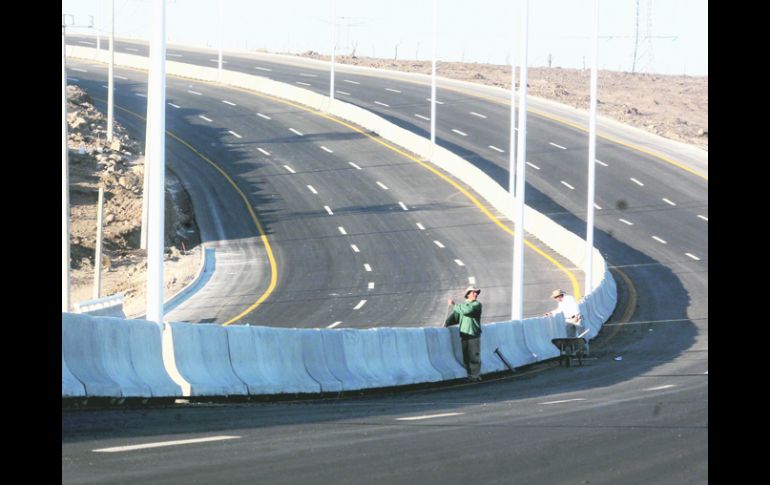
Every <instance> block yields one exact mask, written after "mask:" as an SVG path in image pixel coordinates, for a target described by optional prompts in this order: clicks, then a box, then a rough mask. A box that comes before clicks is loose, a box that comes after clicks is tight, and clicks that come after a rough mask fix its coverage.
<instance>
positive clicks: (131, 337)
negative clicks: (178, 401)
mask: <svg viewBox="0 0 770 485" xmlns="http://www.w3.org/2000/svg"><path fill="white" fill-rule="evenodd" d="M110 320H113V324H114V325H120V326H124V327H126V328H128V345H129V351H130V352H131V366H132V368H133V369H134V371H135V372H136V375H137V376H138V377H139V379H141V381H142V382H143V383H145V384H147V386H148V387H149V388H150V394H151V396H152V397H181V396H182V387H181V386H180V385H178V384H177V383H176V382H174V380H173V379H172V378H171V376H170V375H169V373H168V372H167V371H166V367H165V365H164V362H163V343H162V329H161V327H160V326H159V325H158V324H157V323H155V322H150V321H147V320H117V319H110Z"/></svg>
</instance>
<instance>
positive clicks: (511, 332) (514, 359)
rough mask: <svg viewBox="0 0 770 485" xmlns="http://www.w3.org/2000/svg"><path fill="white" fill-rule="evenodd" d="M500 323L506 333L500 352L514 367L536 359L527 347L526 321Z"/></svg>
mask: <svg viewBox="0 0 770 485" xmlns="http://www.w3.org/2000/svg"><path fill="white" fill-rule="evenodd" d="M498 325H500V330H501V331H502V332H504V333H505V334H506V336H505V338H504V342H503V344H502V345H501V346H500V352H501V353H502V354H503V357H505V360H507V361H508V363H509V364H510V365H511V366H512V367H514V368H516V367H519V366H522V365H527V364H531V363H533V362H535V361H536V358H535V357H534V356H533V355H532V352H531V351H530V350H529V348H527V342H526V337H525V336H524V322H522V321H520V320H513V321H510V322H503V323H499V324H498Z"/></svg>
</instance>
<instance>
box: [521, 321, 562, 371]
mask: <svg viewBox="0 0 770 485" xmlns="http://www.w3.org/2000/svg"><path fill="white" fill-rule="evenodd" d="M549 319H552V320H554V322H552V323H550V324H549V322H548V320H549ZM560 319H561V325H565V323H564V317H563V316H562V315H561V314H557V315H556V316H553V317H537V318H526V319H524V320H522V322H521V323H522V325H523V328H524V337H525V339H526V341H527V349H529V351H530V353H531V354H532V355H533V356H534V357H535V359H536V360H537V361H538V362H539V361H541V360H546V359H550V358H553V357H557V356H558V355H559V349H557V348H556V346H555V345H553V344H552V343H551V339H552V338H554V337H555V336H552V331H551V329H552V328H553V327H555V326H556V325H558V320H560ZM564 335H566V330H565V333H564Z"/></svg>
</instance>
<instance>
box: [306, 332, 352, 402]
mask: <svg viewBox="0 0 770 485" xmlns="http://www.w3.org/2000/svg"><path fill="white" fill-rule="evenodd" d="M294 331H295V332H296V333H297V334H298V338H299V339H300V340H301V342H302V361H303V363H304V364H305V370H307V372H308V374H310V376H311V377H312V378H313V380H315V381H316V382H317V383H318V384H319V385H320V386H321V392H340V391H342V390H343V386H342V382H341V381H340V380H339V379H337V377H335V376H334V374H332V372H331V370H329V366H327V365H326V359H325V358H324V345H323V337H322V336H321V330H319V329H317V328H311V329H296V330H294Z"/></svg>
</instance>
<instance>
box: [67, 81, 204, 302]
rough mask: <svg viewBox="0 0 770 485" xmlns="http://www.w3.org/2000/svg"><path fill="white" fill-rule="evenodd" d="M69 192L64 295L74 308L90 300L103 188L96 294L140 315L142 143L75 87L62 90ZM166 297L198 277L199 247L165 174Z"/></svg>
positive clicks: (187, 210)
mask: <svg viewBox="0 0 770 485" xmlns="http://www.w3.org/2000/svg"><path fill="white" fill-rule="evenodd" d="M67 101H68V102H67V122H68V148H69V187H70V268H71V273H70V291H71V301H72V305H73V310H74V306H75V304H76V303H78V302H82V301H85V300H91V299H94V298H95V295H94V275H95V265H94V261H95V258H96V254H95V252H96V234H97V230H96V224H97V202H98V193H99V186H102V187H104V214H103V219H104V220H103V242H102V247H103V250H102V262H101V264H102V276H101V278H102V284H101V296H102V297H104V296H110V295H114V294H116V293H122V294H123V311H124V312H125V314H126V315H127V316H132V315H138V314H141V313H143V312H144V310H145V285H146V281H145V275H146V272H147V261H146V256H147V253H146V251H145V250H143V249H140V237H141V225H142V186H143V177H144V157H143V156H142V155H141V153H142V152H143V151H144V150H143V148H144V147H143V146H141V145H140V144H139V143H138V142H136V141H135V140H134V139H132V138H131V137H130V136H129V135H128V133H127V132H126V130H125V129H124V128H123V127H122V126H121V125H120V124H119V123H115V125H114V128H113V129H114V133H113V142H112V143H108V142H107V129H106V126H107V119H106V116H104V115H103V114H102V113H100V112H99V111H98V110H97V109H96V108H95V107H94V105H93V103H92V101H91V99H90V97H89V96H88V94H86V93H85V92H84V91H83V90H81V89H80V88H78V87H77V86H67ZM165 221H166V229H165V233H166V241H165V246H166V251H165V257H164V259H165V262H164V280H165V285H164V286H165V288H164V299H167V298H169V297H171V296H172V295H173V294H175V293H176V292H178V291H179V290H181V289H182V288H184V287H185V286H186V285H187V284H189V283H190V282H191V281H192V280H193V279H194V277H195V276H196V275H197V273H198V269H199V267H200V262H201V249H200V246H199V236H198V230H197V226H196V225H195V218H194V215H193V211H192V205H191V204H190V200H189V197H188V196H187V194H186V192H185V191H184V189H183V188H182V187H181V184H180V183H179V182H178V181H177V180H176V178H175V177H174V176H173V173H171V172H168V171H167V173H166V212H165Z"/></svg>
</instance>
